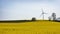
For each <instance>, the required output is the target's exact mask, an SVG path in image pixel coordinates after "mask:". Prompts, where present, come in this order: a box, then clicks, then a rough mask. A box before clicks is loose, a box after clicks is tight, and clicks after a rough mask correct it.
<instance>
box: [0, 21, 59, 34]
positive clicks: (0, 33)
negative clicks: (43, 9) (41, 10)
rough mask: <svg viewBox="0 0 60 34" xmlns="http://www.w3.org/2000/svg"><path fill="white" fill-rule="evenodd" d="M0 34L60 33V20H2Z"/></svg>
mask: <svg viewBox="0 0 60 34" xmlns="http://www.w3.org/2000/svg"><path fill="white" fill-rule="evenodd" d="M0 34H60V22H53V21H33V22H15V23H13V22H12V23H10V22H8V23H2V22H0Z"/></svg>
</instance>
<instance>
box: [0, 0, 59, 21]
mask: <svg viewBox="0 0 60 34" xmlns="http://www.w3.org/2000/svg"><path fill="white" fill-rule="evenodd" d="M0 2H1V3H0V9H1V11H0V16H1V17H0V19H2V20H16V19H17V20H19V19H20V20H23V19H31V18H32V17H36V18H37V19H42V16H41V17H40V15H41V12H42V10H41V8H42V9H43V11H44V12H46V13H48V14H46V15H45V19H48V17H49V16H51V14H52V13H53V12H55V13H56V15H57V17H60V15H59V14H60V0H0Z"/></svg>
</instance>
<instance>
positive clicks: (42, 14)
mask: <svg viewBox="0 0 60 34" xmlns="http://www.w3.org/2000/svg"><path fill="white" fill-rule="evenodd" d="M44 14H47V13H45V12H44V11H43V9H42V13H41V16H42V18H43V20H44Z"/></svg>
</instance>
